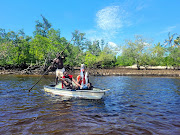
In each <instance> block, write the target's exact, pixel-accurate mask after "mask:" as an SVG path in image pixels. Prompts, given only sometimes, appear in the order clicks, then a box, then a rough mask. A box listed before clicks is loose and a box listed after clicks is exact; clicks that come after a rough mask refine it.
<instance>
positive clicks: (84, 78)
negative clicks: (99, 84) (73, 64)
mask: <svg viewBox="0 0 180 135" xmlns="http://www.w3.org/2000/svg"><path fill="white" fill-rule="evenodd" d="M77 82H78V84H80V85H81V86H82V89H89V90H90V89H91V88H92V85H91V83H90V82H89V76H88V73H87V72H85V65H84V64H81V69H80V75H78V76H77Z"/></svg>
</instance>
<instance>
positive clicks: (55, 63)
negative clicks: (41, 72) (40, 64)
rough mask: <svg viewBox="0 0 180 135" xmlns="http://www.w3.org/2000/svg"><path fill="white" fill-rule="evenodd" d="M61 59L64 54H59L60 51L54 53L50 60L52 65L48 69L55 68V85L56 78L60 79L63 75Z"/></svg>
mask: <svg viewBox="0 0 180 135" xmlns="http://www.w3.org/2000/svg"><path fill="white" fill-rule="evenodd" d="M63 60H64V56H61V55H60V53H57V54H56V58H55V59H54V60H53V62H52V66H49V68H48V70H50V69H52V68H56V80H55V82H56V85H57V83H58V80H60V79H61V78H62V76H63V72H64V71H65V69H64V66H63Z"/></svg>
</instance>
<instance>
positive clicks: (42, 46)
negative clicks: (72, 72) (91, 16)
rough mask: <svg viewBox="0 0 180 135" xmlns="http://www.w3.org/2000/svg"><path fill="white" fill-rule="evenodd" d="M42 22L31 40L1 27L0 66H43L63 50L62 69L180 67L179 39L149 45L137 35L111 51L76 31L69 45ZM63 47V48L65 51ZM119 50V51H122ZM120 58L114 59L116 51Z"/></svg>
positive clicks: (19, 32) (170, 38) (37, 24)
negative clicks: (119, 52) (134, 66)
mask: <svg viewBox="0 0 180 135" xmlns="http://www.w3.org/2000/svg"><path fill="white" fill-rule="evenodd" d="M41 17H42V22H40V21H36V25H35V27H36V30H35V31H34V37H30V36H28V35H26V34H25V32H24V30H23V29H21V30H19V31H18V32H14V31H8V32H6V30H5V29H1V28H0V65H6V64H11V65H20V64H30V63H32V64H36V63H37V62H38V64H44V62H45V61H47V60H52V59H54V58H55V57H56V53H57V52H59V53H61V52H62V51H63V50H64V53H63V55H64V56H65V61H64V65H65V66H71V67H73V66H80V64H82V63H85V64H86V65H87V67H90V68H91V67H95V68H96V67H98V68H109V67H113V66H131V65H133V64H137V68H138V69H140V66H144V67H147V66H173V67H174V68H178V67H179V66H180V36H177V37H176V39H175V40H173V38H174V37H175V35H177V34H172V35H171V34H170V33H168V39H166V40H165V43H166V44H160V43H157V44H155V45H154V46H151V44H150V43H149V42H147V41H146V40H145V39H144V38H143V37H142V36H136V37H135V40H134V41H131V40H129V41H127V42H126V44H125V46H123V47H122V48H121V47H119V48H115V49H116V50H115V49H114V48H112V47H111V46H109V45H108V44H107V43H105V41H104V40H103V39H101V40H100V41H99V40H94V41H90V40H88V39H86V37H85V33H81V32H79V31H78V30H75V31H74V32H72V35H73V37H74V38H73V41H72V44H71V43H70V44H69V45H68V46H67V44H68V41H67V40H66V38H65V37H61V35H60V34H61V33H60V30H59V29H58V30H55V29H54V28H51V27H52V25H51V24H50V23H49V21H48V20H47V19H46V18H45V17H44V16H42V15H41ZM64 48H65V49H64ZM121 49H122V50H121ZM119 50H121V55H119V56H117V58H116V51H119Z"/></svg>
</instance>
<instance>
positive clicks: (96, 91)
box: [44, 86, 109, 99]
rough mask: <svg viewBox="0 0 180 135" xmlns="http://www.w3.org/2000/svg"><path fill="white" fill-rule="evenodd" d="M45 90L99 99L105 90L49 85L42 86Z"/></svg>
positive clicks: (69, 95) (76, 96) (61, 94)
mask: <svg viewBox="0 0 180 135" xmlns="http://www.w3.org/2000/svg"><path fill="white" fill-rule="evenodd" d="M44 90H45V91H46V92H50V93H52V94H54V95H60V96H67V97H75V98H83V99H101V98H102V97H103V96H104V95H105V92H106V91H108V90H109V89H107V90H101V89H99V88H93V90H71V89H62V88H56V87H51V86H44Z"/></svg>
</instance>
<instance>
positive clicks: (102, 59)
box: [96, 52, 115, 68]
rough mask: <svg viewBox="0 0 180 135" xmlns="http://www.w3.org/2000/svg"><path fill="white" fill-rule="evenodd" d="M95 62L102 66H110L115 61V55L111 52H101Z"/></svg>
mask: <svg viewBox="0 0 180 135" xmlns="http://www.w3.org/2000/svg"><path fill="white" fill-rule="evenodd" d="M96 63H97V65H100V67H102V68H107V67H112V66H113V65H114V63H115V57H114V56H113V55H112V54H107V53H106V52H101V54H100V55H99V56H98V57H97V59H96Z"/></svg>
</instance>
